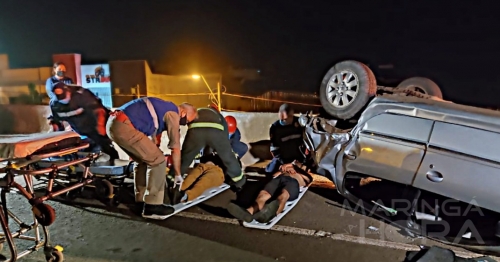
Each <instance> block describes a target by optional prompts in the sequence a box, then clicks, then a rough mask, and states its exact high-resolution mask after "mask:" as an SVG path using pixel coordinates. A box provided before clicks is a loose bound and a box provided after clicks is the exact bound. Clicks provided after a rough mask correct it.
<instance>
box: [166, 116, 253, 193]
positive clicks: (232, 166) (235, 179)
mask: <svg viewBox="0 0 500 262" xmlns="http://www.w3.org/2000/svg"><path fill="white" fill-rule="evenodd" d="M206 147H210V148H211V149H213V150H214V151H215V152H217V155H218V156H219V157H220V159H221V162H222V165H223V166H224V168H225V170H226V175H227V176H228V177H230V178H231V180H230V181H229V183H230V186H231V188H232V190H234V191H238V190H240V189H241V188H242V187H243V185H244V184H245V182H246V178H245V175H244V174H243V171H242V169H241V166H240V164H239V161H238V158H237V156H236V155H235V154H234V152H233V150H232V148H231V144H230V142H229V132H228V128H227V123H226V121H225V120H224V117H223V116H222V115H221V114H220V113H219V112H217V111H216V110H214V109H212V108H199V109H198V117H197V118H196V119H195V120H193V121H192V122H191V123H190V124H189V125H188V131H187V133H186V137H185V139H184V143H183V145H182V150H181V173H182V174H186V173H187V170H188V168H189V166H190V165H191V163H192V162H193V160H194V158H195V157H196V155H198V154H199V152H200V151H201V150H202V149H204V148H206ZM173 175H174V173H173V170H170V172H169V176H170V177H172V176H173Z"/></svg>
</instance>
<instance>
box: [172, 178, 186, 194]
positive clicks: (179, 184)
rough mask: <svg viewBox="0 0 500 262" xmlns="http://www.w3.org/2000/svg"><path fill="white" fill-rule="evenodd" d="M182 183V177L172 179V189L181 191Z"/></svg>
mask: <svg viewBox="0 0 500 262" xmlns="http://www.w3.org/2000/svg"><path fill="white" fill-rule="evenodd" d="M182 182H184V178H182V176H175V177H174V187H179V191H180V190H181V187H182Z"/></svg>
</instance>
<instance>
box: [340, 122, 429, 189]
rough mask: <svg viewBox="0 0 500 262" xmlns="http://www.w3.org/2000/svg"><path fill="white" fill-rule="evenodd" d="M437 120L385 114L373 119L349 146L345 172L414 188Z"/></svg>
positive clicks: (346, 154) (346, 153)
mask: <svg viewBox="0 0 500 262" xmlns="http://www.w3.org/2000/svg"><path fill="white" fill-rule="evenodd" d="M432 125H433V121H432V120H428V119H422V118H416V117H411V116H405V115H396V114H388V113H385V114H381V115H377V116H375V117H373V118H371V119H369V120H368V121H367V122H366V123H365V124H364V125H363V127H362V128H361V129H360V131H359V132H358V134H357V136H356V137H355V139H353V140H352V141H351V142H350V145H348V146H347V150H346V152H345V153H344V154H345V158H347V159H348V160H347V161H346V162H345V167H346V169H345V171H346V172H345V173H348V172H357V173H361V174H365V175H370V176H374V177H379V178H382V179H387V180H390V181H394V182H398V183H402V184H407V185H410V184H411V183H412V181H413V178H414V176H415V174H416V171H417V170H418V167H419V165H420V163H421V161H422V158H423V156H424V153H425V150H426V144H427V142H428V140H429V137H430V134H431V130H432Z"/></svg>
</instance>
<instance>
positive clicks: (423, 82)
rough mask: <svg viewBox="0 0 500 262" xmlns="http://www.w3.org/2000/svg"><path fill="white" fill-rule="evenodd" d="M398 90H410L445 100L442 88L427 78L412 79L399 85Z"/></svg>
mask: <svg viewBox="0 0 500 262" xmlns="http://www.w3.org/2000/svg"><path fill="white" fill-rule="evenodd" d="M397 88H404V89H410V90H413V91H417V92H420V93H423V94H426V95H430V96H435V97H438V98H440V99H443V93H442V92H441V88H439V86H438V85H437V84H436V83H434V81H432V80H430V79H429V78H425V77H418V76H417V77H411V78H408V79H406V80H404V81H403V82H401V83H399V85H398V86H397Z"/></svg>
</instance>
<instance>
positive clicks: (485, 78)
mask: <svg viewBox="0 0 500 262" xmlns="http://www.w3.org/2000/svg"><path fill="white" fill-rule="evenodd" d="M495 2H498V1H494V0H492V1H481V0H476V1H470V0H469V1H465V0H463V1H451V0H448V1H410V0H398V1H375V0H367V1H335V0H330V1H328V0H324V1H316V0H308V1H282V0H271V1H270V0H267V1H257V0H249V1H243V0H227V1H226V0H217V1H211V0H179V1H173V0H170V1H169V0H158V1H148V0H142V1H132V0H127V1H111V0H101V1H83V0H82V1H80V0H66V1H56V0H46V1H41V0H30V1H25V0H18V1H11V0H0V53H7V54H9V57H10V64H11V67H39V66H49V65H50V63H51V55H52V54H54V53H68V52H78V53H81V54H82V58H83V60H84V62H86V63H91V62H104V61H108V60H126V59H147V60H148V61H149V62H150V63H151V64H152V66H153V69H154V70H156V71H157V72H158V71H161V72H163V73H171V74H177V73H193V72H217V71H220V70H221V68H226V67H227V66H230V65H232V66H238V67H250V68H259V69H261V70H262V73H263V75H264V76H266V77H268V78H269V79H277V80H278V81H277V82H275V83H277V84H276V87H275V88H274V89H281V90H286V89H289V90H295V91H297V90H301V91H304V92H314V91H316V90H317V88H318V87H319V82H320V80H321V78H322V77H323V74H324V73H325V72H326V71H327V70H328V68H329V67H330V66H331V65H333V63H335V62H337V61H340V60H343V59H358V60H360V61H362V62H366V63H369V64H374V65H375V64H380V63H392V64H394V65H395V67H396V69H395V71H397V72H395V73H396V74H401V75H404V76H407V77H410V76H416V75H420V76H425V77H429V78H431V79H433V80H434V81H435V82H437V83H438V84H439V85H440V86H441V88H442V89H443V93H444V96H445V98H447V99H451V100H454V101H457V102H461V103H467V104H475V105H492V106H500V101H499V99H498V98H499V95H500V67H499V66H498V65H499V63H498V61H500V36H499V33H500V30H499V29H500V15H499V10H500V4H497V5H495V4H494V3H495Z"/></svg>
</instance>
